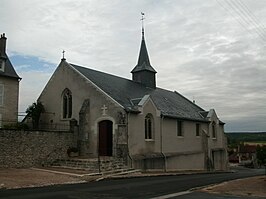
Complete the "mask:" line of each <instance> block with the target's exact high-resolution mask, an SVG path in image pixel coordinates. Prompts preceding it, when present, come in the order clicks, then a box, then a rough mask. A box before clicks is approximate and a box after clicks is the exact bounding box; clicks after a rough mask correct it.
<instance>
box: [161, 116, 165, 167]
mask: <svg viewBox="0 0 266 199" xmlns="http://www.w3.org/2000/svg"><path fill="white" fill-rule="evenodd" d="M163 119H164V116H163V115H161V120H160V121H161V124H160V139H161V142H160V150H161V154H162V156H163V157H164V172H166V171H167V170H166V168H167V159H166V155H165V154H164V153H163Z"/></svg>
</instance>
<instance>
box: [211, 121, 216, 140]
mask: <svg viewBox="0 0 266 199" xmlns="http://www.w3.org/2000/svg"><path fill="white" fill-rule="evenodd" d="M212 138H216V124H215V123H213V124H212Z"/></svg>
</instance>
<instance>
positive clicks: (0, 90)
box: [0, 84, 4, 106]
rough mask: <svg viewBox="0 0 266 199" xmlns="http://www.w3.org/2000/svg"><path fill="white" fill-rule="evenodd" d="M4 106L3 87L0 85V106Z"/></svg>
mask: <svg viewBox="0 0 266 199" xmlns="http://www.w3.org/2000/svg"><path fill="white" fill-rule="evenodd" d="M3 105H4V85H3V84H0V106H3Z"/></svg>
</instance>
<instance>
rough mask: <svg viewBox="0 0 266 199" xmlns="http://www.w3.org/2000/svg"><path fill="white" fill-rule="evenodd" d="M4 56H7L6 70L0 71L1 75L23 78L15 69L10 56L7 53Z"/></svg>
mask: <svg viewBox="0 0 266 199" xmlns="http://www.w3.org/2000/svg"><path fill="white" fill-rule="evenodd" d="M2 57H5V58H4V59H5V61H6V62H5V70H4V72H3V71H0V76H6V77H13V78H17V79H21V78H20V77H19V76H18V74H17V73H16V71H15V69H14V67H13V65H12V63H11V61H10V60H9V58H8V56H7V55H6V54H5V55H4V56H2ZM2 59H3V58H2Z"/></svg>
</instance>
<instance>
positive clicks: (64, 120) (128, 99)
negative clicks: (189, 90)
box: [38, 28, 227, 171]
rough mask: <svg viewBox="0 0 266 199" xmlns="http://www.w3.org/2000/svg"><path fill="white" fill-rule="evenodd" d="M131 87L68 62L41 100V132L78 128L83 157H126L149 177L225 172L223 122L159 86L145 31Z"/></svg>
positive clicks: (212, 112) (125, 81) (119, 79)
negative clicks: (164, 173)
mask: <svg viewBox="0 0 266 199" xmlns="http://www.w3.org/2000/svg"><path fill="white" fill-rule="evenodd" d="M132 68H133V69H132V71H131V73H132V80H130V79H126V78H122V77H118V76H115V75H112V74H107V73H104V72H101V71H96V70H92V69H90V68H87V67H84V66H79V65H76V64H72V63H69V62H67V60H66V59H65V58H64V57H63V58H62V59H61V62H60V64H59V65H58V67H57V68H56V70H55V72H54V73H53V75H52V76H51V78H50V80H49V81H48V83H47V84H46V86H45V88H44V89H43V91H42V92H41V94H40V96H39V98H38V101H39V102H41V103H42V104H43V106H44V109H45V112H44V113H42V115H41V119H40V125H41V126H42V125H43V128H45V126H46V127H47V126H49V128H52V129H54V130H59V128H60V127H62V126H65V127H66V128H68V126H69V123H71V122H73V121H74V122H76V124H77V126H78V136H77V148H78V150H79V156H80V157H83V158H96V157H106V156H109V157H114V158H123V159H125V160H126V162H127V164H128V165H129V166H131V167H133V168H136V169H143V170H164V171H175V170H210V169H211V170H226V169H227V152H226V138H225V135H224V123H223V122H222V121H220V120H219V118H218V117H217V115H216V112H215V110H214V109H210V110H208V111H206V110H204V109H202V108H201V107H199V106H198V105H196V104H195V103H193V102H191V101H190V100H188V99H187V98H185V97H184V96H182V95H181V94H180V93H178V92H176V91H169V90H166V89H162V88H158V87H157V86H156V73H157V72H156V70H155V69H154V68H153V67H152V65H151V62H150V58H149V55H148V51H147V47H146V43H145V37H144V29H143V28H142V40H141V46H140V51H139V56H138V62H137V65H136V66H135V67H132Z"/></svg>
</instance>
